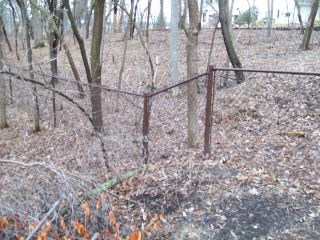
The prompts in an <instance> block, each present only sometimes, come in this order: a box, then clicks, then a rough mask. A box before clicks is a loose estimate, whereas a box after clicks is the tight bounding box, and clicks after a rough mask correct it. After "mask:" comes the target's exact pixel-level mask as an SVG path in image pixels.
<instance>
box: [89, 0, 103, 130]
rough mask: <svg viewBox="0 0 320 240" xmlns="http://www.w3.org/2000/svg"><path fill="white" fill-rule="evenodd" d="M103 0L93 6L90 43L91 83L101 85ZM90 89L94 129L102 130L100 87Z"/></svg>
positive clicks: (98, 0) (97, 1)
mask: <svg viewBox="0 0 320 240" xmlns="http://www.w3.org/2000/svg"><path fill="white" fill-rule="evenodd" d="M104 4H105V0H96V5H95V8H94V20H93V32H92V43H91V71H92V83H93V84H95V85H98V86H100V85H101V55H100V52H101V51H100V50H101V43H102V33H103V21H104V18H103V15H104ZM90 91H91V105H92V119H93V125H94V129H95V130H96V131H97V132H102V129H103V117H102V107H101V88H100V87H95V86H92V87H91V88H90Z"/></svg>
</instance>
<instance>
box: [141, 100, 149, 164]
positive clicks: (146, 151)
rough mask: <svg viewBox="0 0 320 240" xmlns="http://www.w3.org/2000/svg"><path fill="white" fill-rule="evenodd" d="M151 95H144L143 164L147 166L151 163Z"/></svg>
mask: <svg viewBox="0 0 320 240" xmlns="http://www.w3.org/2000/svg"><path fill="white" fill-rule="evenodd" d="M149 116H150V114H149V95H148V94H144V96H143V126H142V134H143V162H144V163H145V164H147V163H148V162H149V139H148V134H149Z"/></svg>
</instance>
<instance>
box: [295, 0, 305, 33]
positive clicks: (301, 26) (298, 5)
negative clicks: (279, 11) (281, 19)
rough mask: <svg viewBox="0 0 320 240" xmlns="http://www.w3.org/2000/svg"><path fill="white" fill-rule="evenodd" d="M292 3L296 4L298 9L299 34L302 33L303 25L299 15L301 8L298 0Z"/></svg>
mask: <svg viewBox="0 0 320 240" xmlns="http://www.w3.org/2000/svg"><path fill="white" fill-rule="evenodd" d="M294 3H295V5H296V8H297V11H298V19H299V24H300V32H301V34H304V26H303V21H302V17H301V8H300V4H299V1H298V0H294Z"/></svg>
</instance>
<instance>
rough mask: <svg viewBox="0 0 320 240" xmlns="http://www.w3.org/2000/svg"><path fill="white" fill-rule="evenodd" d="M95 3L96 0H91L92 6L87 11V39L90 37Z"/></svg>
mask: <svg viewBox="0 0 320 240" xmlns="http://www.w3.org/2000/svg"><path fill="white" fill-rule="evenodd" d="M94 4H95V0H91V1H90V7H89V8H88V10H87V12H86V17H85V28H86V34H85V37H86V39H89V33H90V22H91V16H92V12H93V9H94Z"/></svg>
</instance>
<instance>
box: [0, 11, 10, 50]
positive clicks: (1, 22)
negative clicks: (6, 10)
mask: <svg viewBox="0 0 320 240" xmlns="http://www.w3.org/2000/svg"><path fill="white" fill-rule="evenodd" d="M0 26H1V28H2V32H3V35H4V38H5V40H6V42H7V45H8V48H9V51H10V52H12V48H11V44H10V41H9V38H8V35H7V31H6V26H5V25H4V22H3V20H2V15H0Z"/></svg>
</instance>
